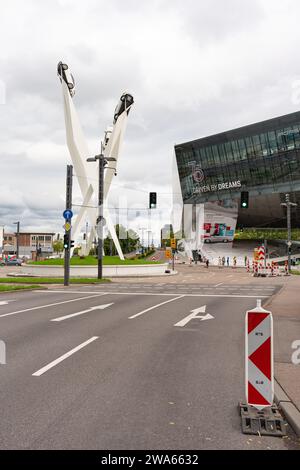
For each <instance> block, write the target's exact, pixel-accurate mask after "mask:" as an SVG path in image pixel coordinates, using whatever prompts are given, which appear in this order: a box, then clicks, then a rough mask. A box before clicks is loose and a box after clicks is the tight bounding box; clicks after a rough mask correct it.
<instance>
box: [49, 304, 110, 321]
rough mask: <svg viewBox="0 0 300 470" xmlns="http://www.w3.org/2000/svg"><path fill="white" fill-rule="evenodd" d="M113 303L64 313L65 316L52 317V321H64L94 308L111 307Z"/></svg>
mask: <svg viewBox="0 0 300 470" xmlns="http://www.w3.org/2000/svg"><path fill="white" fill-rule="evenodd" d="M111 305H113V303H112V304H106V305H96V306H95V307H90V308H87V309H86V310H82V311H81V312H76V313H71V314H70V315H64V316H63V317H58V318H52V320H51V321H63V320H67V319H68V318H72V317H78V315H83V314H84V313H88V312H92V311H93V310H104V309H105V308H107V307H110V306H111Z"/></svg>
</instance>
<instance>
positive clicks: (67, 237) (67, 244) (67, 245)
mask: <svg viewBox="0 0 300 470" xmlns="http://www.w3.org/2000/svg"><path fill="white" fill-rule="evenodd" d="M69 248H70V235H69V234H68V233H65V235H64V249H65V250H68V249H69Z"/></svg>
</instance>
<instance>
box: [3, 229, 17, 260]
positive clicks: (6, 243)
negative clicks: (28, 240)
mask: <svg viewBox="0 0 300 470" xmlns="http://www.w3.org/2000/svg"><path fill="white" fill-rule="evenodd" d="M16 240H17V238H16V235H15V234H14V233H4V234H3V245H2V252H3V253H4V254H6V255H13V254H14V253H15V252H16V246H17V242H16Z"/></svg>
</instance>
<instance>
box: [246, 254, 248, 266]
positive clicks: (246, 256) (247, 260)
mask: <svg viewBox="0 0 300 470" xmlns="http://www.w3.org/2000/svg"><path fill="white" fill-rule="evenodd" d="M247 262H248V256H247V255H245V266H247Z"/></svg>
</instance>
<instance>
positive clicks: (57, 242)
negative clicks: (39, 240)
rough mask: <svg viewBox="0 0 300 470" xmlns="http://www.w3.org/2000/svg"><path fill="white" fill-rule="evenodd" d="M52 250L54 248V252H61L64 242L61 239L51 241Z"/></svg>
mask: <svg viewBox="0 0 300 470" xmlns="http://www.w3.org/2000/svg"><path fill="white" fill-rule="evenodd" d="M53 250H54V253H57V254H59V253H61V252H62V251H63V250H64V243H63V241H62V240H55V241H54V242H53Z"/></svg>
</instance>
